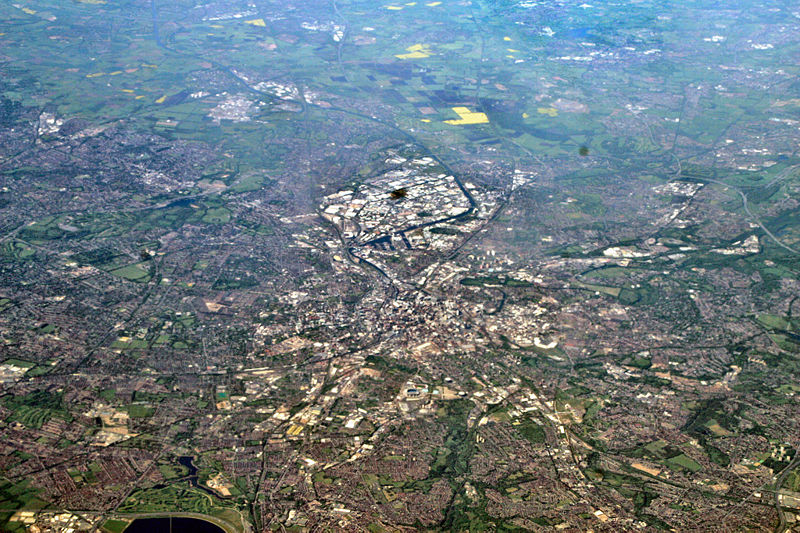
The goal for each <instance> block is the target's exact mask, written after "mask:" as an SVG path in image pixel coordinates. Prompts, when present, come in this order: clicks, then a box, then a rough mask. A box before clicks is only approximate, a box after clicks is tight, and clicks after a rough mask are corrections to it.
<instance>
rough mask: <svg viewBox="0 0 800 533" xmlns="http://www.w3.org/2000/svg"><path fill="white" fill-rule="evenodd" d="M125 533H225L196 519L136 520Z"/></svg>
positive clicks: (209, 523) (210, 524)
mask: <svg viewBox="0 0 800 533" xmlns="http://www.w3.org/2000/svg"><path fill="white" fill-rule="evenodd" d="M125 533H225V532H224V531H223V530H222V528H220V527H218V526H215V525H214V524H212V523H211V522H206V521H205V520H198V519H197V518H182V517H175V518H172V517H168V518H137V519H136V520H134V521H133V522H132V523H131V525H129V526H128V527H127V528H126V529H125Z"/></svg>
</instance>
